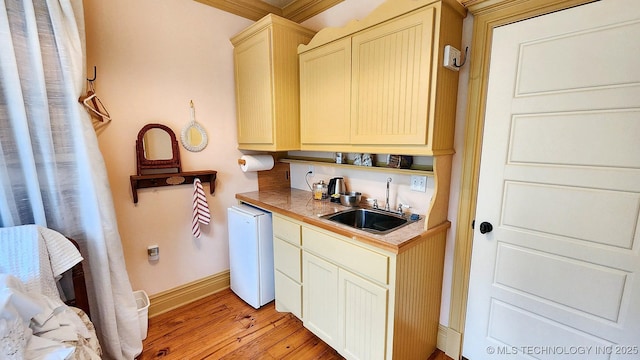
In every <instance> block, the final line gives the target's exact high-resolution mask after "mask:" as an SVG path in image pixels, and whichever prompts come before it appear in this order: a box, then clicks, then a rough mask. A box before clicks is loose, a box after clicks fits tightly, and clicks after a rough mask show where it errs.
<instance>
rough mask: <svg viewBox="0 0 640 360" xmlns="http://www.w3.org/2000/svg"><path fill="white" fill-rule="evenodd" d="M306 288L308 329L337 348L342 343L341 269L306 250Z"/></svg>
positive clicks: (305, 320) (304, 272) (304, 290)
mask: <svg viewBox="0 0 640 360" xmlns="http://www.w3.org/2000/svg"><path fill="white" fill-rule="evenodd" d="M302 263H303V266H302V272H303V274H304V280H305V282H306V286H304V287H303V290H302V294H303V295H302V298H303V301H302V303H303V306H302V311H303V313H304V319H303V321H304V326H305V327H306V328H307V329H309V330H311V332H313V333H314V334H316V335H317V336H318V337H319V338H320V339H322V340H323V341H324V342H326V343H327V344H329V345H331V347H333V348H334V349H335V348H337V347H338V346H339V345H340V341H339V340H338V267H337V266H335V265H334V264H331V263H329V262H327V261H325V260H322V259H321V258H319V257H317V256H313V255H311V254H309V253H307V252H306V251H305V252H303V254H302Z"/></svg>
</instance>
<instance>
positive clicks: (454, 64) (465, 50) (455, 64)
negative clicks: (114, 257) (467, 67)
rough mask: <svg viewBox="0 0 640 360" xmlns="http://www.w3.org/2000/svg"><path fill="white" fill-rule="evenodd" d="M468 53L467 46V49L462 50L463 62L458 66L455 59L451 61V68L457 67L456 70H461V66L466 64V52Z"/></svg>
mask: <svg viewBox="0 0 640 360" xmlns="http://www.w3.org/2000/svg"><path fill="white" fill-rule="evenodd" d="M468 51H469V47H468V46H467V47H465V48H464V60H462V64H460V65H458V64H457V63H456V60H457V59H453V66H455V67H457V68H461V67H462V65H464V64H465V63H466V62H467V52H468Z"/></svg>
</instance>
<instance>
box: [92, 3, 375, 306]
mask: <svg viewBox="0 0 640 360" xmlns="http://www.w3.org/2000/svg"><path fill="white" fill-rule="evenodd" d="M381 2H382V0H375V1H367V2H363V1H358V0H347V1H345V2H343V3H341V4H340V5H339V6H338V7H336V8H334V9H331V10H329V12H327V13H326V14H324V15H325V16H328V18H330V19H332V23H331V25H336V26H338V25H343V24H345V23H346V22H347V21H348V20H351V19H354V18H360V17H361V16H364V15H366V14H368V13H369V12H370V11H371V10H372V9H373V8H375V7H376V6H377V5H379V4H380V3H381ZM84 6H85V22H86V37H87V68H88V69H91V68H92V66H93V65H96V66H97V67H98V79H97V81H96V83H95V84H96V90H97V94H98V95H99V96H100V98H101V99H102V101H103V102H104V103H105V105H106V106H107V109H108V110H109V112H110V113H111V116H112V118H113V121H112V122H111V123H109V124H108V125H106V126H103V127H101V128H99V129H98V130H97V132H98V139H99V143H100V148H101V150H102V153H103V155H104V158H105V163H106V166H107V171H108V174H109V182H110V184H111V190H112V192H113V200H114V204H115V208H116V214H117V217H118V228H119V231H120V235H121V237H122V243H123V247H124V253H125V260H126V264H127V270H128V272H129V278H130V280H131V283H132V285H133V288H134V289H135V290H138V289H143V290H145V291H146V292H147V293H148V294H149V295H153V294H156V293H158V292H161V291H165V290H169V289H172V288H175V287H177V286H180V285H183V284H185V283H188V282H191V281H194V280H198V279H201V278H203V277H206V276H209V275H213V274H216V273H219V272H221V271H223V270H226V269H228V268H229V261H228V236H227V229H226V226H227V225H226V224H227V221H226V220H227V214H226V209H227V207H229V206H231V205H233V204H234V203H235V198H234V195H235V194H236V193H238V192H245V191H253V190H257V187H258V185H257V177H256V174H255V173H247V174H245V173H243V172H241V171H240V168H239V167H238V166H237V162H236V160H237V159H238V157H240V156H241V155H242V153H241V152H240V151H238V150H237V143H236V127H235V126H236V120H235V100H234V88H233V87H234V80H233V55H232V50H233V47H232V45H231V43H230V41H229V38H230V37H231V36H233V35H234V34H236V33H238V32H239V31H240V30H242V29H244V28H246V27H247V26H249V25H250V24H252V22H251V21H250V20H247V19H244V18H241V17H238V16H235V15H232V14H229V13H225V12H222V11H220V10H218V9H215V8H212V7H210V6H206V5H203V4H201V3H198V2H195V1H190V0H135V1H129V0H110V1H102V0H85V1H84ZM325 23H327V20H326V19H324V18H319V19H310V20H309V24H308V26H309V27H311V28H315V29H320V28H322V27H324V26H326V25H323V24H325ZM89 72H91V71H89ZM192 99H193V101H194V103H195V106H196V118H197V120H198V122H200V123H201V124H202V125H203V126H204V128H205V129H206V130H207V132H208V135H209V140H210V142H209V145H208V146H207V148H206V149H204V150H203V151H202V152H199V153H191V152H188V151H186V150H185V149H184V148H181V149H180V152H181V153H180V154H181V158H182V163H183V170H185V171H188V170H197V169H212V170H217V171H218V180H217V183H216V193H215V195H214V196H208V201H209V206H210V208H211V211H212V218H213V220H212V223H211V224H210V225H209V226H204V227H203V234H202V237H201V238H200V239H197V240H196V239H193V238H192V236H191V233H190V230H191V194H192V191H193V189H192V187H191V186H187V185H184V186H176V187H164V188H155V189H143V190H141V191H139V194H138V196H139V201H138V204H136V205H134V204H133V201H132V197H131V190H130V185H129V176H130V175H132V174H135V171H136V168H135V166H136V165H135V148H134V147H135V139H136V136H137V133H138V131H139V130H140V128H141V127H142V126H144V125H145V124H147V123H152V122H158V123H162V124H165V125H167V126H169V127H170V128H172V129H173V131H174V132H175V133H176V135H177V136H179V135H180V131H181V129H182V127H183V126H184V125H185V124H186V123H187V122H188V121H189V100H192ZM205 190H208V185H206V184H205ZM153 244H157V245H159V246H160V260H159V261H158V262H156V263H150V262H148V261H147V254H146V249H147V246H149V245H153Z"/></svg>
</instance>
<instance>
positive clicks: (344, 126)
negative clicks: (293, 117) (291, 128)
mask: <svg viewBox="0 0 640 360" xmlns="http://www.w3.org/2000/svg"><path fill="white" fill-rule="evenodd" d="M350 111H351V39H350V38H345V39H342V40H339V41H335V42H332V43H329V44H327V45H324V46H322V47H319V48H316V49H313V50H311V51H308V52H305V53H302V54H300V142H301V143H302V144H303V145H304V144H348V143H349V136H350V121H351V120H350V116H351V115H350ZM303 148H304V146H303Z"/></svg>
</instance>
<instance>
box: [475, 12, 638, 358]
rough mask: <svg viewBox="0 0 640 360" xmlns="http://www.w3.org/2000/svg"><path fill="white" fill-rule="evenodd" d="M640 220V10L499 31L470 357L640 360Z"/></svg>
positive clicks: (567, 16)
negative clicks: (490, 228) (487, 225)
mask: <svg viewBox="0 0 640 360" xmlns="http://www.w3.org/2000/svg"><path fill="white" fill-rule="evenodd" d="M639 214H640V3H639V2H638V1H637V0H603V1H600V2H596V3H591V4H588V5H584V6H580V7H576V8H572V9H568V10H565V11H561V12H556V13H553V14H549V15H546V16H541V17H537V18H533V19H531V20H527V21H522V22H519V23H515V24H512V25H507V26H504V27H500V28H497V29H495V32H494V36H493V48H492V52H491V65H490V75H489V85H488V92H487V108H486V114H485V128H484V137H483V148H482V160H481V169H480V183H479V191H478V206H477V209H476V225H475V233H474V239H473V253H472V263H471V276H470V284H469V299H468V308H467V317H466V319H467V322H466V325H465V333H464V343H463V356H465V357H466V358H468V359H471V360H476V359H499V358H504V359H507V358H508V359H520V358H522V359H525V358H526V359H531V358H537V359H640V349H639V347H640V255H639V252H640V223H639ZM483 222H487V223H490V224H492V225H493V231H491V232H486V233H484V234H482V233H480V227H481V226H480V224H481V223H483ZM485 230H486V229H485Z"/></svg>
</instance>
